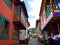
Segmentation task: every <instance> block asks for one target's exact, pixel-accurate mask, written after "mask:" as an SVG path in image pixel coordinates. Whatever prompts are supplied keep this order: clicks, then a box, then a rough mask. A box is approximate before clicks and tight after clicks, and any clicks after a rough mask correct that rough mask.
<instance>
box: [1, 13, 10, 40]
mask: <svg viewBox="0 0 60 45" xmlns="http://www.w3.org/2000/svg"><path fill="white" fill-rule="evenodd" d="M9 29H10V23H9V21H8V20H7V19H6V18H3V17H2V15H1V14H0V40H8V39H9Z"/></svg>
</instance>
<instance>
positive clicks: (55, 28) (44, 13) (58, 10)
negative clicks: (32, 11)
mask: <svg viewBox="0 0 60 45" xmlns="http://www.w3.org/2000/svg"><path fill="white" fill-rule="evenodd" d="M40 18H41V31H43V32H44V31H45V32H46V34H47V36H48V38H52V39H54V40H56V39H57V37H58V38H59V35H60V0H42V4H41V10H40ZM45 37H46V36H45Z"/></svg>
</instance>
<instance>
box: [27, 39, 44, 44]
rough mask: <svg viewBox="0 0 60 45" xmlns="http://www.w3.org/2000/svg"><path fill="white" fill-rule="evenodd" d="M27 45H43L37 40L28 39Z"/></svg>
mask: <svg viewBox="0 0 60 45" xmlns="http://www.w3.org/2000/svg"><path fill="white" fill-rule="evenodd" d="M28 45H43V44H41V43H40V42H39V41H38V39H37V38H30V39H29V44H28Z"/></svg>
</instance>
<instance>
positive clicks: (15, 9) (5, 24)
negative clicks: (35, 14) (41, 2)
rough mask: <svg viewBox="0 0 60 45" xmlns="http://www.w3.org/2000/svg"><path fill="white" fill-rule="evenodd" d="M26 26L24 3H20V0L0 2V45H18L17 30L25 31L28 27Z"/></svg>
mask: <svg viewBox="0 0 60 45" xmlns="http://www.w3.org/2000/svg"><path fill="white" fill-rule="evenodd" d="M22 7H23V8H22ZM21 9H22V10H21ZM21 11H23V13H21ZM28 24H29V23H28V15H27V10H26V7H25V4H24V2H20V0H0V45H13V44H17V43H19V38H20V37H19V34H20V32H19V30H23V29H24V30H26V29H27V28H28V27H29V25H28ZM26 27H27V28H26Z"/></svg>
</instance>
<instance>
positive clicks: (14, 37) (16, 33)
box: [12, 25, 19, 40]
mask: <svg viewBox="0 0 60 45" xmlns="http://www.w3.org/2000/svg"><path fill="white" fill-rule="evenodd" d="M18 33H19V32H18V27H17V26H16V25H14V30H13V36H12V39H13V40H18V37H19V36H18Z"/></svg>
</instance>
